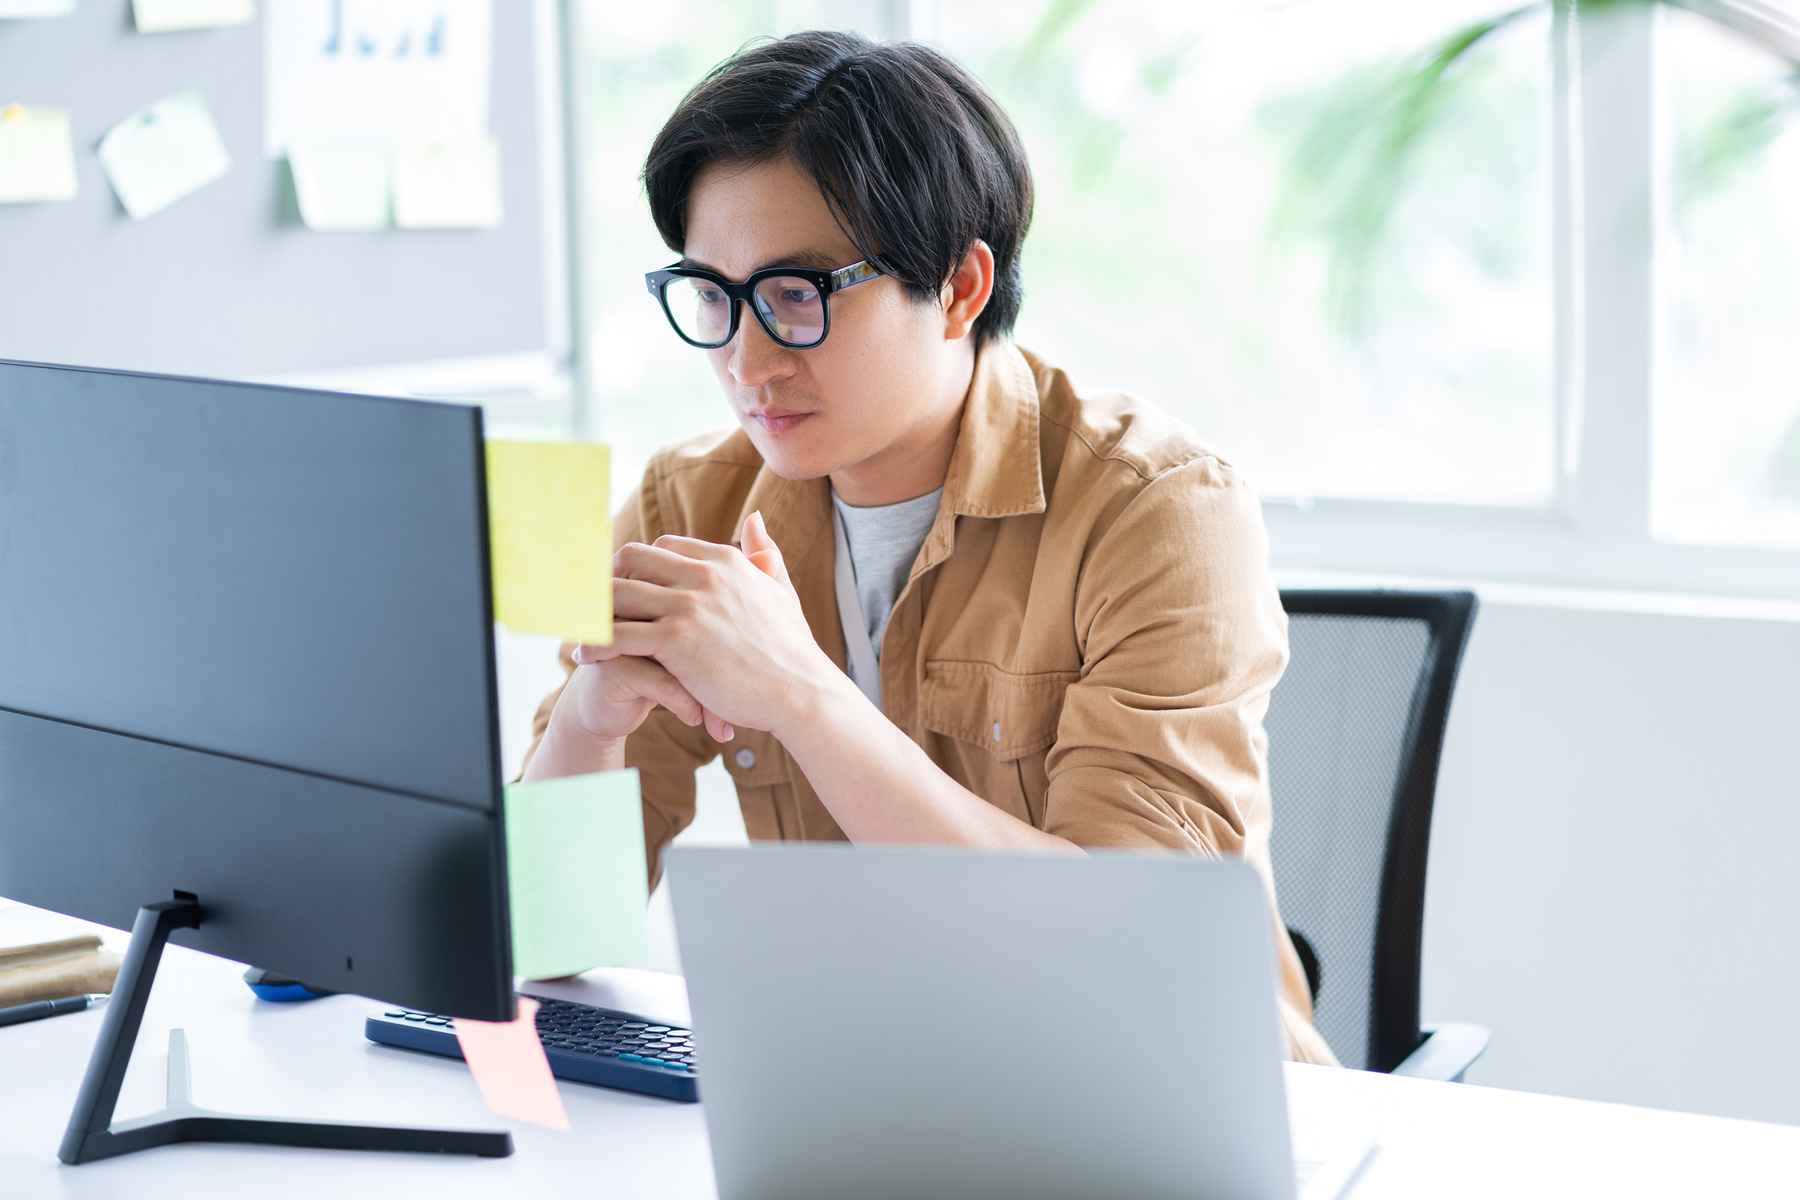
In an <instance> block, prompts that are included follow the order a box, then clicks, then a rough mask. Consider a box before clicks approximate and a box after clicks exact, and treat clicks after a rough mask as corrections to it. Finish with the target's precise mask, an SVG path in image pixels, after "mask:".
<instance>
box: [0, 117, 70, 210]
mask: <svg viewBox="0 0 1800 1200" xmlns="http://www.w3.org/2000/svg"><path fill="white" fill-rule="evenodd" d="M79 190H80V184H79V183H78V182H77V181H76V178H75V141H74V139H73V138H72V137H71V136H70V134H69V111H68V110H67V109H64V108H27V107H25V106H24V105H22V104H9V105H7V106H6V107H5V108H0V204H35V203H39V202H42V201H47V200H73V199H74V198H75V196H76V193H77V192H78V191H79Z"/></svg>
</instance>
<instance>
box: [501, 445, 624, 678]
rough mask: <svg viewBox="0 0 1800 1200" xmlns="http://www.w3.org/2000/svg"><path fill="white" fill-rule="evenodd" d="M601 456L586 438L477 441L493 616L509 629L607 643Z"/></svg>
mask: <svg viewBox="0 0 1800 1200" xmlns="http://www.w3.org/2000/svg"><path fill="white" fill-rule="evenodd" d="M609 457H610V456H609V454H608V452H607V448H606V447H605V446H597V445H593V444H591V443H588V442H508V441H490V442H489V443H488V444H487V484H488V542H489V547H490V549H489V554H490V556H491V558H492V560H493V570H494V619H495V620H497V621H499V622H500V623H501V624H502V625H505V626H506V627H507V628H508V629H510V630H512V631H513V632H514V633H545V634H552V635H554V636H556V637H560V638H563V639H564V640H566V641H578V642H586V643H587V644H589V645H596V646H604V645H606V644H608V643H610V642H611V641H612V517H611V509H610V505H609V497H608V490H607V466H608V462H609Z"/></svg>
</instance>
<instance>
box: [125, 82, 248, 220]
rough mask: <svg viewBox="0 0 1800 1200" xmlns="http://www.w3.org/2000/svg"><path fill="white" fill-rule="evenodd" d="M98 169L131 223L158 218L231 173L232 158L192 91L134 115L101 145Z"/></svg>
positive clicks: (197, 93) (201, 100)
mask: <svg viewBox="0 0 1800 1200" xmlns="http://www.w3.org/2000/svg"><path fill="white" fill-rule="evenodd" d="M100 166H101V168H102V169H104V170H105V171H106V178H107V180H108V181H109V182H111V184H112V186H113V191H115V192H117V193H118V196H119V203H120V204H123V205H124V206H125V211H126V212H128V213H130V214H131V215H132V217H133V219H135V220H139V221H141V220H143V219H144V218H145V217H148V216H150V215H151V214H152V213H158V212H161V211H162V210H163V209H165V208H167V207H169V205H171V204H173V203H175V202H176V201H177V200H180V199H181V198H182V197H184V196H187V195H190V194H191V193H193V192H197V191H199V190H200V189H201V188H203V187H205V186H206V185H207V184H209V183H212V182H213V181H214V180H217V179H223V178H224V177H225V176H226V174H227V173H229V172H230V170H231V154H230V152H229V151H227V150H226V149H225V139H224V138H223V137H222V136H221V135H220V133H219V127H218V125H217V124H216V123H215V122H214V121H213V118H212V112H211V110H209V109H208V108H207V107H206V100H205V98H204V97H203V96H201V95H200V93H199V92H197V91H188V92H179V93H177V94H175V95H173V96H169V97H167V98H166V99H162V100H158V101H157V102H156V103H155V104H152V105H151V106H150V107H148V108H143V109H139V110H138V111H137V112H134V113H132V114H131V115H130V116H129V117H126V118H125V119H124V120H123V121H120V122H119V123H118V124H117V125H114V126H113V127H112V128H111V129H109V130H107V133H106V136H105V137H103V138H101V139H100Z"/></svg>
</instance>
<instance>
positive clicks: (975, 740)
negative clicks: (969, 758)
mask: <svg viewBox="0 0 1800 1200" xmlns="http://www.w3.org/2000/svg"><path fill="white" fill-rule="evenodd" d="M1080 677H1081V676H1080V673H1079V672H1076V671H1046V672H1044V673H1042V674H1036V675H1015V674H1013V673H1012V672H1010V671H1002V670H1001V669H1000V668H998V667H996V666H993V665H992V664H989V663H980V662H954V661H946V660H939V661H936V662H927V663H926V664H925V682H924V686H923V687H922V688H921V689H920V693H919V708H920V715H921V716H922V717H923V719H924V725H925V728H927V729H929V730H931V731H932V732H934V733H941V734H944V735H946V736H948V737H953V738H956V739H957V740H958V741H962V742H968V743H970V744H971V745H975V746H980V747H982V748H983V749H985V750H986V751H987V752H988V753H990V754H992V755H993V756H994V757H995V758H997V759H999V760H1000V761H1002V762H1011V761H1013V760H1015V759H1019V758H1023V757H1025V756H1026V755H1028V754H1037V753H1040V752H1042V751H1044V750H1046V749H1048V748H1049V747H1050V746H1051V744H1052V743H1054V742H1055V741H1056V725H1057V722H1058V720H1060V719H1061V717H1062V705H1063V693H1064V692H1066V691H1067V690H1068V688H1069V685H1070V684H1071V683H1074V682H1075V681H1076V680H1077V679H1079V678H1080Z"/></svg>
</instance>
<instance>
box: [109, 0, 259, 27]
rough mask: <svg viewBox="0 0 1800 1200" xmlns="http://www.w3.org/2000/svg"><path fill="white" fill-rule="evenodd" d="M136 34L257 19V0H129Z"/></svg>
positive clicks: (235, 23) (240, 23)
mask: <svg viewBox="0 0 1800 1200" xmlns="http://www.w3.org/2000/svg"><path fill="white" fill-rule="evenodd" d="M131 14H132V20H133V22H134V23H135V24H136V25H137V31H138V32H139V33H175V32H178V31H180V30H184V29H217V28H218V27H219V26H221V25H245V24H248V23H249V22H251V21H254V20H256V0H131Z"/></svg>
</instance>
